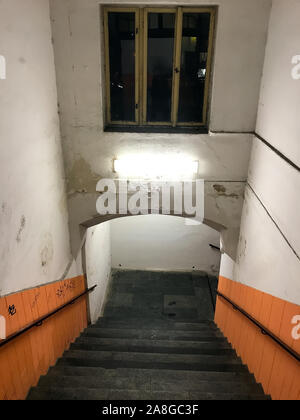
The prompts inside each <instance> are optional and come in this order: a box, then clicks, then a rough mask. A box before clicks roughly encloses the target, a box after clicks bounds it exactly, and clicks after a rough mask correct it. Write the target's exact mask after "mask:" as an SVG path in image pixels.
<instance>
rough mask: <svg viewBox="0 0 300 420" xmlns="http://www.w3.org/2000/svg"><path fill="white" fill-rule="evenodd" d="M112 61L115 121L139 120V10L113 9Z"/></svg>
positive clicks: (111, 81) (111, 17)
mask: <svg viewBox="0 0 300 420" xmlns="http://www.w3.org/2000/svg"><path fill="white" fill-rule="evenodd" d="M108 28H109V63H110V100H111V120H112V121H129V122H134V121H135V13H117V12H110V13H109V15H108Z"/></svg>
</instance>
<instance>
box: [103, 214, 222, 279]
mask: <svg viewBox="0 0 300 420" xmlns="http://www.w3.org/2000/svg"><path fill="white" fill-rule="evenodd" d="M110 223H111V235H112V266H113V268H123V269H140V270H162V271H192V270H200V271H206V272H208V273H210V274H214V275H218V274H219V266H220V254H219V252H218V251H216V250H213V249H211V248H210V247H209V244H214V245H216V246H219V244H220V234H219V233H218V232H216V231H215V230H213V229H211V228H209V227H208V226H205V225H187V224H186V220H185V219H183V218H180V217H174V216H159V215H151V216H150V215H149V216H132V217H127V218H123V219H117V220H114V221H112V222H110Z"/></svg>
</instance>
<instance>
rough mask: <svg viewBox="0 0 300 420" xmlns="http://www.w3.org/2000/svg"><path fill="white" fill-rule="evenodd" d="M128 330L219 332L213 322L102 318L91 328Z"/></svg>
mask: <svg viewBox="0 0 300 420" xmlns="http://www.w3.org/2000/svg"><path fill="white" fill-rule="evenodd" d="M103 326H106V327H107V328H126V329H169V330H175V331H177V330H183V331H198V330H200V331H202V330H211V331H212V330H217V326H216V325H214V324H213V322H181V321H162V320H157V321H154V320H152V319H151V320H149V321H145V320H141V319H134V320H127V319H126V320H123V321H117V320H107V319H106V318H101V319H100V320H98V321H97V322H96V323H95V324H93V325H92V326H91V328H101V327H103Z"/></svg>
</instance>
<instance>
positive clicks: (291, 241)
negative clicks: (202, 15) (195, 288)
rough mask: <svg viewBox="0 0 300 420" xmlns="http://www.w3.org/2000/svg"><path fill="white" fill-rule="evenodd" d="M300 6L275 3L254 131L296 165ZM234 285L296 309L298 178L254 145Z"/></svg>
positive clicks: (299, 291) (294, 1)
mask: <svg viewBox="0 0 300 420" xmlns="http://www.w3.org/2000/svg"><path fill="white" fill-rule="evenodd" d="M299 16H300V1H299V0H290V1H288V2H287V1H285V0H274V1H273V7H272V13H271V19H270V27H269V35H268V42H267V49H266V58H265V65H264V76H263V80H262V86H261V95H260V104H259V113H258V122H257V131H258V133H259V134H260V135H261V136H262V137H264V138H265V140H267V141H268V142H269V143H270V144H271V145H272V146H273V147H275V148H278V149H279V151H280V152H282V153H283V154H284V155H285V156H286V157H288V158H289V159H291V160H292V161H293V162H294V163H296V164H298V165H299V157H300V154H299V151H300V142H299V133H300V120H299V109H300V102H299V101H300V80H294V79H293V78H292V76H291V70H292V67H293V66H292V63H291V59H292V56H294V55H297V54H298V55H299V54H300V44H299V39H300V25H299ZM248 182H249V186H248V187H247V190H246V202H245V206H244V210H243V217H242V227H241V236H240V243H239V250H238V264H237V265H236V272H235V279H236V280H237V281H240V282H242V283H245V284H247V285H249V286H252V287H254V288H257V289H259V290H262V291H263V292H266V293H270V294H271V295H273V296H276V297H278V298H281V299H284V300H287V301H289V302H293V303H296V304H300V282H299V279H300V241H299V231H300V221H299V214H300V197H299V191H300V174H299V171H298V170H296V169H295V168H294V167H293V166H291V165H290V164H289V163H288V162H286V161H285V160H284V159H283V158H282V157H280V156H278V155H277V154H276V153H275V152H274V151H272V150H271V149H270V148H269V147H268V146H267V145H265V144H264V143H263V142H261V141H260V140H259V139H254V143H253V150H252V156H251V162H250V169H249V181H248Z"/></svg>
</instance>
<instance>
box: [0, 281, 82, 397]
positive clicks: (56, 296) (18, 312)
mask: <svg viewBox="0 0 300 420" xmlns="http://www.w3.org/2000/svg"><path fill="white" fill-rule="evenodd" d="M85 288H86V286H85V279H84V277H83V276H80V277H76V278H73V279H70V280H64V281H59V282H55V283H52V284H49V285H45V286H40V287H37V288H34V289H30V290H26V291H24V292H20V293H15V294H13V295H10V296H6V297H1V298H0V315H2V316H4V317H5V318H6V326H7V331H6V335H7V336H9V335H11V334H13V333H15V332H17V331H18V330H20V329H21V328H23V327H24V326H26V325H28V324H30V323H32V322H33V321H35V320H37V319H39V318H40V317H42V316H44V315H47V314H48V313H49V312H51V311H53V310H55V309H56V308H58V307H59V306H62V305H64V304H65V303H67V302H68V301H69V300H71V299H72V298H74V297H76V296H78V295H80V294H81V293H82V292H84V290H85ZM86 326H87V302H86V297H82V298H80V299H79V300H78V301H76V302H75V303H74V304H73V305H70V306H68V307H66V308H65V309H63V310H62V311H61V312H59V313H57V314H56V315H54V316H53V317H51V318H49V319H48V320H47V321H45V322H44V324H43V325H42V326H40V327H35V328H34V329H32V330H30V331H29V332H27V333H26V334H24V335H22V336H21V337H19V338H17V339H16V340H14V341H12V342H11V343H8V344H7V345H6V346H4V347H2V348H0V399H1V400H19V399H24V398H26V395H27V393H28V391H29V390H30V388H31V387H32V386H35V385H36V384H37V383H38V380H39V378H40V376H41V375H45V374H46V373H47V371H48V369H49V367H50V366H53V365H54V364H55V363H56V361H57V359H58V358H59V357H61V356H62V354H63V352H64V351H65V350H67V349H68V348H69V346H70V344H71V343H72V342H73V341H74V340H75V339H76V338H77V337H78V336H79V335H80V333H81V331H82V330H83V329H84V328H86Z"/></svg>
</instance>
